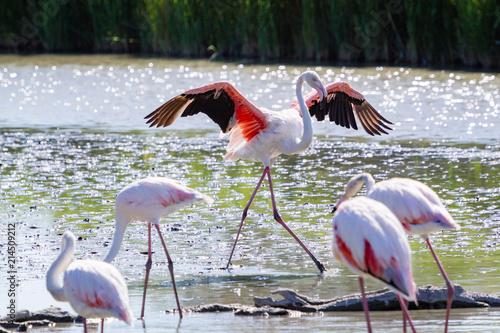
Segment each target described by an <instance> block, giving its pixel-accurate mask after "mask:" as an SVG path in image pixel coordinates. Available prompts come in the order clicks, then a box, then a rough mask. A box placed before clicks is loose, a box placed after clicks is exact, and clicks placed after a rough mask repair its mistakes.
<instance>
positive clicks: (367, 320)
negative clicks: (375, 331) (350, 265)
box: [358, 276, 372, 333]
mask: <svg viewBox="0 0 500 333" xmlns="http://www.w3.org/2000/svg"><path fill="white" fill-rule="evenodd" d="M358 280H359V287H360V288H361V297H362V300H363V310H364V311H365V318H366V326H368V333H372V324H371V323H370V310H369V309H368V301H367V300H366V296H365V284H364V283H363V278H362V277H361V276H360V277H358Z"/></svg>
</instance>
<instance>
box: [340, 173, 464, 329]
mask: <svg viewBox="0 0 500 333" xmlns="http://www.w3.org/2000/svg"><path fill="white" fill-rule="evenodd" d="M363 184H366V192H367V194H366V196H367V197H369V198H372V199H374V200H377V201H380V202H382V203H383V204H385V205H386V206H387V207H389V209H390V210H392V212H393V213H394V215H396V217H397V218H398V219H399V221H400V222H401V224H402V226H403V227H404V229H405V230H406V232H407V233H408V234H413V235H420V237H422V238H423V239H424V241H425V242H426V243H427V246H428V247H429V250H430V251H431V253H432V256H433V257H434V260H436V263H437V265H438V268H439V270H440V271H441V274H442V275H443V278H444V280H445V281H446V287H447V289H448V293H447V297H448V300H447V305H446V321H445V332H447V331H448V320H449V317H450V310H451V304H452V302H453V295H454V294H455V287H454V286H453V285H452V284H451V282H450V280H449V279H448V275H446V272H445V271H444V268H443V266H442V265H441V263H440V262H439V259H438V257H437V255H436V252H435V251H434V248H433V247H432V245H431V240H430V238H429V234H430V233H431V232H434V231H439V230H448V229H455V230H458V229H460V226H459V225H458V224H457V223H456V222H455V220H454V219H453V217H451V215H450V213H449V212H448V210H447V209H446V208H445V206H444V205H443V203H442V202H441V200H440V199H439V197H438V195H437V194H436V192H434V191H433V190H432V189H431V188H430V187H429V186H427V185H425V184H423V183H421V182H419V181H416V180H413V179H409V178H391V179H388V180H384V181H381V182H378V183H375V180H374V179H373V177H372V175H371V174H369V173H366V172H365V173H361V174H359V175H356V176H354V177H352V178H351V179H350V180H349V182H348V183H347V185H346V187H345V192H344V194H343V195H342V196H341V197H340V199H339V201H338V202H337V204H336V205H335V206H337V205H339V204H340V203H341V202H343V201H345V200H347V199H349V198H350V197H352V196H353V195H355V194H356V193H357V192H358V191H359V190H360V189H361V188H362V187H363Z"/></svg>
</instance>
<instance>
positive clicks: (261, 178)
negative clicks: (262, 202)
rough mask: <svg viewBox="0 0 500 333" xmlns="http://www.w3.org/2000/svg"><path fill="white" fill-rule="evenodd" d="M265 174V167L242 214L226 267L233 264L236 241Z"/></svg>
mask: <svg viewBox="0 0 500 333" xmlns="http://www.w3.org/2000/svg"><path fill="white" fill-rule="evenodd" d="M265 176H266V169H264V172H263V173H262V176H261V177H260V180H259V182H258V183H257V186H255V190H254V191H253V193H252V196H251V197H250V200H248V203H247V205H246V207H245V209H243V214H242V216H241V223H240V228H239V229H238V233H237V234H236V239H235V240H234V245H233V249H232V250H231V255H230V256H229V260H228V261H227V266H226V269H228V268H229V264H231V258H232V257H233V253H234V249H235V248H236V243H237V242H238V238H239V237H240V233H241V228H242V227H243V222H244V221H245V218H246V217H247V213H248V209H249V208H250V204H251V203H252V201H253V198H255V194H257V190H258V189H259V188H260V185H261V184H262V181H263V180H264V177H265Z"/></svg>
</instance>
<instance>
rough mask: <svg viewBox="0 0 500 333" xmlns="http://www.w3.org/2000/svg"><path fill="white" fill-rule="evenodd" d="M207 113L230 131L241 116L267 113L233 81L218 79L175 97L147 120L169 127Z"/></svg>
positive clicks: (223, 129) (147, 117)
mask: <svg viewBox="0 0 500 333" xmlns="http://www.w3.org/2000/svg"><path fill="white" fill-rule="evenodd" d="M200 112H202V113H205V114H206V115H207V116H209V117H210V119H212V120H213V121H214V122H215V123H216V124H217V125H219V127H220V128H221V130H222V132H223V133H227V132H229V131H230V130H231V128H232V127H233V126H234V125H235V124H236V122H238V121H239V120H238V119H240V118H245V119H247V118H251V119H254V118H256V119H261V120H262V119H264V118H265V115H264V114H263V113H262V112H261V111H260V110H259V109H258V108H257V107H255V106H254V105H253V104H252V103H251V102H250V101H249V100H247V99H246V98H245V97H244V96H243V95H242V94H241V93H240V92H239V91H238V90H236V88H235V87H234V86H233V85H231V84H230V83H229V82H215V83H210V84H207V85H204V86H202V87H200V88H195V89H191V90H188V91H186V92H184V93H182V94H180V95H179V96H177V97H174V98H172V99H171V100H169V101H168V102H166V103H165V104H163V105H162V106H160V107H159V108H158V109H156V110H155V111H153V112H151V113H150V114H148V115H147V116H146V117H145V118H144V119H149V120H148V121H147V124H150V127H153V126H156V127H166V126H169V125H170V124H172V123H173V122H174V120H175V119H177V117H179V115H180V116H181V117H187V116H193V115H195V114H198V113H200Z"/></svg>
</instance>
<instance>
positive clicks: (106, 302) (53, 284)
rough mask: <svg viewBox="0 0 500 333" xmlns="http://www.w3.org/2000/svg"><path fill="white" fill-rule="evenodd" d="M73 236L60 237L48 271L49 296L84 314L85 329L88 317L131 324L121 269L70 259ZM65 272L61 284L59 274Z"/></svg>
mask: <svg viewBox="0 0 500 333" xmlns="http://www.w3.org/2000/svg"><path fill="white" fill-rule="evenodd" d="M75 243H76V238H75V235H73V233H72V232H71V231H66V232H64V234H63V237H62V249H61V253H60V254H59V256H58V257H57V259H56V260H55V261H54V262H53V263H52V265H50V268H49V270H48V271H47V279H46V285H47V289H48V291H49V292H50V293H51V294H52V296H53V297H54V298H55V299H56V300H58V301H61V302H69V304H70V305H71V307H72V308H73V310H75V311H76V312H77V313H78V314H79V315H80V316H82V317H83V329H84V331H85V332H87V318H101V322H102V324H101V332H103V331H104V318H107V317H115V318H118V319H121V320H123V321H124V322H126V323H127V324H129V325H130V323H131V322H132V318H133V314H132V310H130V305H129V300H128V289H127V285H126V284H125V279H124V278H123V276H122V275H121V274H120V271H118V269H116V268H115V267H114V266H113V265H111V264H108V263H107V262H102V261H98V260H73V255H74V253H75ZM62 273H64V278H63V282H64V284H63V285H62V286H61V284H60V281H59V277H60V275H61V274H62Z"/></svg>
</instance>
